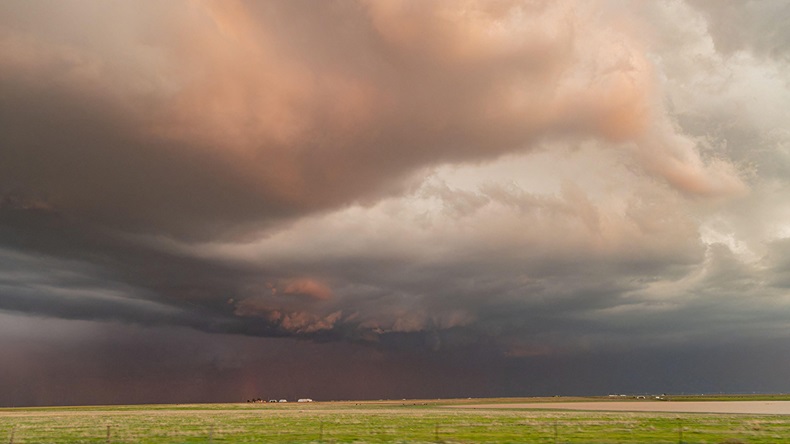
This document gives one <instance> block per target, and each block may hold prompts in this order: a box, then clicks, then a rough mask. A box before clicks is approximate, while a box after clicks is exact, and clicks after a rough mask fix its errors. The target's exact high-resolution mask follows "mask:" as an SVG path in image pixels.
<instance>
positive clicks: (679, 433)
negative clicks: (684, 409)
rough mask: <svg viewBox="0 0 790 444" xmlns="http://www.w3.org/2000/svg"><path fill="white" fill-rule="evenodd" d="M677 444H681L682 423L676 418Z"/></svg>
mask: <svg viewBox="0 0 790 444" xmlns="http://www.w3.org/2000/svg"><path fill="white" fill-rule="evenodd" d="M678 444H683V423H682V422H680V418H678Z"/></svg>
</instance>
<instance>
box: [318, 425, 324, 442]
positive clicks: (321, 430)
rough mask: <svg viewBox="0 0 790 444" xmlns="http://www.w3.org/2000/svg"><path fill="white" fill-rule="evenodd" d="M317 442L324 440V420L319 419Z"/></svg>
mask: <svg viewBox="0 0 790 444" xmlns="http://www.w3.org/2000/svg"><path fill="white" fill-rule="evenodd" d="M318 442H324V421H321V428H319V429H318Z"/></svg>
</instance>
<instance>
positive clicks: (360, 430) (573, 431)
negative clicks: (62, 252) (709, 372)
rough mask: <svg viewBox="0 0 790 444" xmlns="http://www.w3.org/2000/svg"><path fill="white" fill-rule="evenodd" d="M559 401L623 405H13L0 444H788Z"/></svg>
mask: <svg viewBox="0 0 790 444" xmlns="http://www.w3.org/2000/svg"><path fill="white" fill-rule="evenodd" d="M692 399H693V400H692V401H691V402H692V403H699V402H700V399H701V398H692ZM704 399H708V398H704ZM746 399H748V398H742V399H740V400H739V401H744V400H746ZM761 399H763V400H764V401H765V402H775V401H783V400H787V397H773V398H770V399H767V398H761ZM558 401H561V402H563V403H564V404H567V405H570V404H572V403H574V402H584V403H590V402H592V401H598V402H597V404H596V405H600V406H601V408H604V409H605V408H607V407H611V405H614V403H617V404H624V403H628V401H625V402H620V401H614V402H613V401H609V400H607V399H605V398H530V399H473V400H468V399H464V400H430V401H428V400H424V401H414V400H409V401H381V402H317V403H310V404H302V403H288V404H246V403H244V404H196V405H142V406H94V407H47V408H13V409H0V443H4V442H9V443H14V444H20V443H72V442H81V443H107V442H111V443H220V442H225V443H230V442H240V443H243V442H278V443H293V442H312V443H319V442H323V443H351V442H357V443H428V442H445V443H477V442H487V443H505V442H511V443H515V442H534V443H555V442H556V443H678V442H684V443H721V442H727V441H728V440H729V442H744V443H781V442H790V415H782V414H765V415H759V414H711V413H676V412H626V411H618V412H613V411H568V410H558V409H557V408H558V407H559V406H558V405H557V404H556V403H557V402H558ZM721 402H723V401H720V400H717V403H721ZM647 403H648V404H653V403H654V404H656V405H657V406H659V405H667V404H669V403H667V402H661V401H650V402H647ZM525 404H529V406H530V408H524V407H523V406H524V405H525ZM643 404H646V402H645V401H633V405H634V406H635V407H636V406H638V405H643ZM671 404H682V402H672V403H671ZM514 405H515V407H516V408H513V407H514ZM690 405H691V404H690ZM591 406H592V407H594V406H595V405H591ZM502 407H505V408H502ZM736 440H737V441H736Z"/></svg>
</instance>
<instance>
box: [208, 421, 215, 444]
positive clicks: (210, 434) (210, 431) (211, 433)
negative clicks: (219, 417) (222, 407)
mask: <svg viewBox="0 0 790 444" xmlns="http://www.w3.org/2000/svg"><path fill="white" fill-rule="evenodd" d="M208 442H209V443H213V442H214V424H211V427H209V429H208Z"/></svg>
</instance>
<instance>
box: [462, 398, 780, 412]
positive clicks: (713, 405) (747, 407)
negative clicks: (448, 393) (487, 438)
mask: <svg viewBox="0 0 790 444" xmlns="http://www.w3.org/2000/svg"><path fill="white" fill-rule="evenodd" d="M451 407H453V408H462V409H549V410H554V409H556V410H593V411H610V412H611V411H616V412H668V413H740V414H755V415H790V401H625V402H620V401H588V402H526V403H514V404H476V405H458V406H451Z"/></svg>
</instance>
